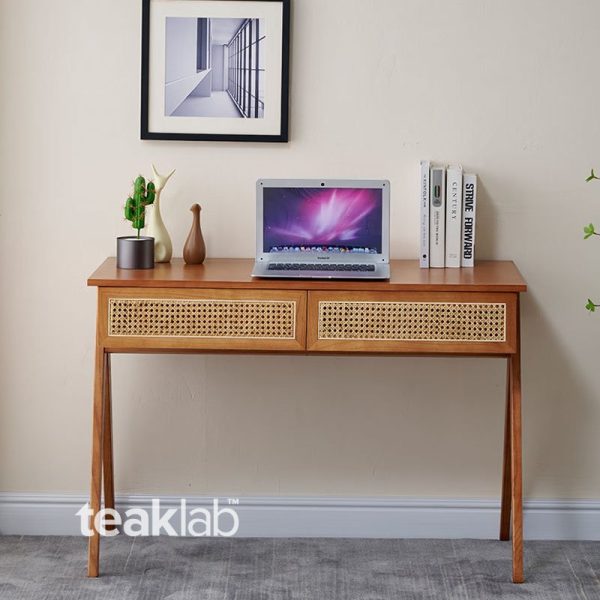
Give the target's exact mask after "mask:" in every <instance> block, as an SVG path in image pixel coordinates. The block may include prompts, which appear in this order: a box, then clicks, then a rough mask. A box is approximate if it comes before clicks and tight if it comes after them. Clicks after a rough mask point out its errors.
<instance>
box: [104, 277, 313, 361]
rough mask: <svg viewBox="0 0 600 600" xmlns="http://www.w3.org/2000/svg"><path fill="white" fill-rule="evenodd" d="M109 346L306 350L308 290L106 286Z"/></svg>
mask: <svg viewBox="0 0 600 600" xmlns="http://www.w3.org/2000/svg"><path fill="white" fill-rule="evenodd" d="M103 293H104V295H105V297H104V299H103V300H102V301H103V303H104V306H105V309H106V318H105V326H106V329H105V332H106V338H107V344H108V345H109V346H117V347H118V346H120V345H127V346H130V345H131V343H132V340H133V339H136V338H137V339H139V340H140V345H143V346H149V347H174V348H177V347H180V346H181V347H184V346H188V345H189V344H190V343H191V344H192V345H196V346H198V347H207V348H209V347H214V348H216V349H219V348H221V347H222V346H223V347H225V346H224V345H226V347H227V348H233V349H235V348H239V349H250V350H251V349H254V348H256V349H271V348H272V349H296V350H298V349H304V348H305V341H304V340H305V334H306V331H305V329H306V315H305V312H306V293H305V292H287V291H274V292H271V291H268V292H265V291H255V292H250V291H246V290H202V291H197V292H194V291H189V292H183V293H182V292H181V291H178V290H169V289H165V290H145V291H140V290H131V291H128V290H127V289H120V290H112V291H111V290H105V291H104V292H103Z"/></svg>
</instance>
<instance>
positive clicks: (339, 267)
mask: <svg viewBox="0 0 600 600" xmlns="http://www.w3.org/2000/svg"><path fill="white" fill-rule="evenodd" d="M374 270H375V265H373V264H349V263H341V264H335V263H324V264H320V263H318V264H315V263H271V264H270V265H269V271H374Z"/></svg>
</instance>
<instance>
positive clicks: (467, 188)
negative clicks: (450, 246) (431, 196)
mask: <svg viewBox="0 0 600 600" xmlns="http://www.w3.org/2000/svg"><path fill="white" fill-rule="evenodd" d="M476 210H477V175H471V174H466V173H465V175H464V177H463V218H462V256H461V260H460V265H461V267H473V266H475V213H476Z"/></svg>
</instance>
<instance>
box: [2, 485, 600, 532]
mask: <svg viewBox="0 0 600 600" xmlns="http://www.w3.org/2000/svg"><path fill="white" fill-rule="evenodd" d="M151 499H152V498H151V497H150V496H121V497H118V498H117V509H119V510H122V511H124V510H127V509H129V508H133V507H141V508H147V507H149V506H150V502H151ZM186 500H187V505H188V508H195V507H205V508H210V507H211V506H212V502H213V498H212V497H210V498H187V499H186ZM229 500H230V499H228V498H219V501H220V503H221V505H222V506H229V507H230V508H234V509H235V510H236V511H237V513H238V515H239V521H240V529H239V533H238V534H237V535H238V536H239V537H364V538H481V539H494V538H497V537H498V523H499V515H500V506H499V503H498V502H497V501H490V500H457V499H444V498H441V499H400V498H285V497H284V498H254V497H253V498H239V499H233V501H234V502H235V501H237V500H239V504H232V505H229ZM160 501H161V507H163V508H175V507H178V506H179V502H180V498H179V497H174V496H166V497H165V496H162V497H160ZM86 502H87V496H83V495H56V494H14V493H0V534H2V535H79V534H80V521H79V517H77V516H76V512H77V511H78V510H79V509H80V508H81V507H82V506H83V505H84V504H85V503H86ZM524 508H525V517H524V518H525V538H526V539H540V540H541V539H543V540H551V539H552V540H567V539H569V540H600V501H588V500H530V501H526V502H525V504H524Z"/></svg>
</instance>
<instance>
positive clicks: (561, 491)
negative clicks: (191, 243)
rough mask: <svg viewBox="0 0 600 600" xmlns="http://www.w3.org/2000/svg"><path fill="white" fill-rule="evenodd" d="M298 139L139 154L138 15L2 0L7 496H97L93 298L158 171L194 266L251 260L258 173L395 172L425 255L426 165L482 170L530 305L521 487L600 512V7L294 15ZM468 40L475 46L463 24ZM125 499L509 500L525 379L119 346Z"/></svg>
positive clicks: (411, 250) (426, 365) (433, 366)
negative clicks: (141, 193) (503, 472)
mask: <svg viewBox="0 0 600 600" xmlns="http://www.w3.org/2000/svg"><path fill="white" fill-rule="evenodd" d="M293 17H294V18H293V52H292V54H293V58H292V71H291V72H292V87H291V99H292V101H291V140H292V141H291V142H290V143H289V144H287V145H269V144H224V143H221V144H218V143H212V144H211V143H176V142H142V141H140V140H139V139H138V138H139V135H138V112H139V107H138V103H139V100H138V96H139V94H138V88H139V62H140V56H139V55H140V49H139V47H140V39H139V31H140V2H139V1H137V0H130V1H127V2H124V1H123V0H102V2H99V1H97V0H95V1H91V0H56V1H53V2H40V1H39V0H19V1H18V2H17V1H12V2H10V1H8V0H6V1H3V2H1V3H0V76H1V81H2V87H1V92H0V165H1V169H2V171H1V172H2V178H1V181H2V191H1V192H0V286H1V290H2V295H1V297H0V328H1V329H0V335H1V342H0V352H1V354H0V359H1V360H0V491H23V492H27V491H31V492H85V490H87V488H88V466H89V454H90V424H91V381H92V349H93V338H94V310H95V295H94V290H93V289H87V288H86V286H85V280H86V277H87V276H88V275H89V274H90V273H91V271H92V270H93V269H94V268H95V267H96V266H97V265H98V264H99V263H100V262H101V261H102V260H103V259H104V257H105V256H107V255H109V254H113V253H114V245H115V242H114V238H115V237H116V236H117V235H123V234H126V233H127V232H128V229H127V225H126V224H125V223H124V222H123V221H122V219H121V213H120V206H121V205H122V203H123V200H124V198H125V196H126V194H127V193H128V186H129V181H130V180H131V178H132V177H133V176H135V175H136V174H137V173H138V172H142V173H144V174H148V173H149V168H150V163H151V161H155V162H156V164H157V165H159V167H160V168H161V169H163V170H165V171H166V170H168V169H171V168H174V167H176V168H177V174H176V176H175V177H174V178H173V180H172V182H170V184H169V187H168V188H167V191H166V196H165V197H164V201H163V206H164V213H163V214H164V218H165V221H166V223H167V226H168V227H169V229H170V230H171V233H172V236H173V241H174V246H175V249H176V253H177V254H181V247H182V244H183V242H184V240H185V236H186V234H187V230H188V227H189V225H190V217H191V215H190V213H189V210H188V208H189V206H190V205H191V204H192V203H193V202H199V203H201V204H202V205H203V208H204V210H203V213H202V214H203V218H204V223H203V225H204V231H205V236H206V241H207V245H208V250H209V255H211V256H230V257H238V256H251V255H252V254H253V244H254V229H253V223H254V182H255V180H256V179H257V178H258V177H311V176H316V177H325V176H327V177H372V178H379V177H381V178H383V177H387V178H389V179H390V180H391V181H392V189H393V198H392V200H393V202H392V237H391V245H392V255H393V257H396V258H414V257H416V253H417V221H418V215H417V196H418V185H417V163H418V160H419V159H421V158H431V159H434V160H444V161H448V162H452V161H457V162H458V161H460V162H462V163H463V164H464V165H465V167H466V168H468V169H469V170H474V171H476V172H477V173H479V174H480V177H481V197H480V213H479V230H478V235H479V240H478V250H479V256H480V257H486V258H510V259H514V260H515V261H516V262H517V264H518V265H519V267H520V268H521V270H522V272H523V274H524V276H525V277H526V279H527V281H528V282H529V285H530V292H529V293H528V294H527V296H526V298H525V299H524V304H523V346H524V394H525V396H524V435H525V446H524V452H525V493H526V495H527V496H528V497H537V498H568V497H570V498H579V497H580V498H600V469H599V468H598V466H599V465H598V457H599V456H600V435H598V430H599V429H600V402H599V392H598V339H599V334H600V316H591V315H588V314H586V312H585V310H584V308H583V306H584V304H585V300H586V299H587V297H588V295H591V296H595V297H596V298H600V279H599V277H598V274H599V269H598V257H599V256H600V246H599V244H598V242H596V241H595V240H590V241H588V242H583V241H582V239H581V228H582V226H583V225H584V224H585V223H587V222H589V221H590V220H594V219H595V218H597V217H598V215H599V214H600V209H599V203H598V198H599V197H600V186H593V185H591V184H588V185H586V184H585V183H584V178H585V176H586V175H587V172H588V170H589V168H590V167H591V166H593V165H594V164H595V165H596V166H597V167H600V153H599V151H598V149H599V146H600V119H599V118H598V107H599V106H600V103H599V100H600V80H599V78H598V62H597V58H598V28H597V23H598V21H599V20H600V4H598V3H597V2H594V1H592V0H588V1H582V0H576V1H572V0H570V1H568V0H563V1H558V0H553V1H551V2H548V1H547V0H546V1H542V0H539V1H537V0H536V1H534V0H527V1H522V0H510V1H505V2H497V1H492V0H459V1H456V2H447V1H443V0H430V1H429V2H422V1H421V0H403V1H402V2H399V1H398V0H377V1H375V0H295V6H294V10H293ZM452 32H454V33H452ZM114 379H115V400H114V402H115V413H116V414H115V418H116V424H115V436H116V441H115V446H116V453H117V457H116V468H117V485H118V488H119V490H120V491H122V492H125V491H126V492H162V493H172V494H177V493H187V494H190V495H201V494H227V493H230V494H238V495H246V494H248V495H250V494H254V495H270V494H273V495H286V494H294V495H296V494H315V495H318V494H333V495H348V496H351V495H358V496H374V495H413V496H450V497H453V496H454V497H456V496H469V497H471V496H472V497H486V496H494V495H496V494H497V493H498V490H499V482H500V448H501V435H502V416H503V391H502V390H503V385H504V366H503V364H501V361H493V360H489V361H485V360H481V361H478V360H473V359H459V360H448V359H432V360H418V359H403V360H396V359H392V358H380V359H376V358H373V359H371V358H348V359H341V358H334V357H331V358H321V357H319V358H317V357H260V356H259V357H241V356H238V357H224V356H220V357H215V356H209V357H192V356H189V357H160V356H153V357H116V358H115V360H114Z"/></svg>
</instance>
